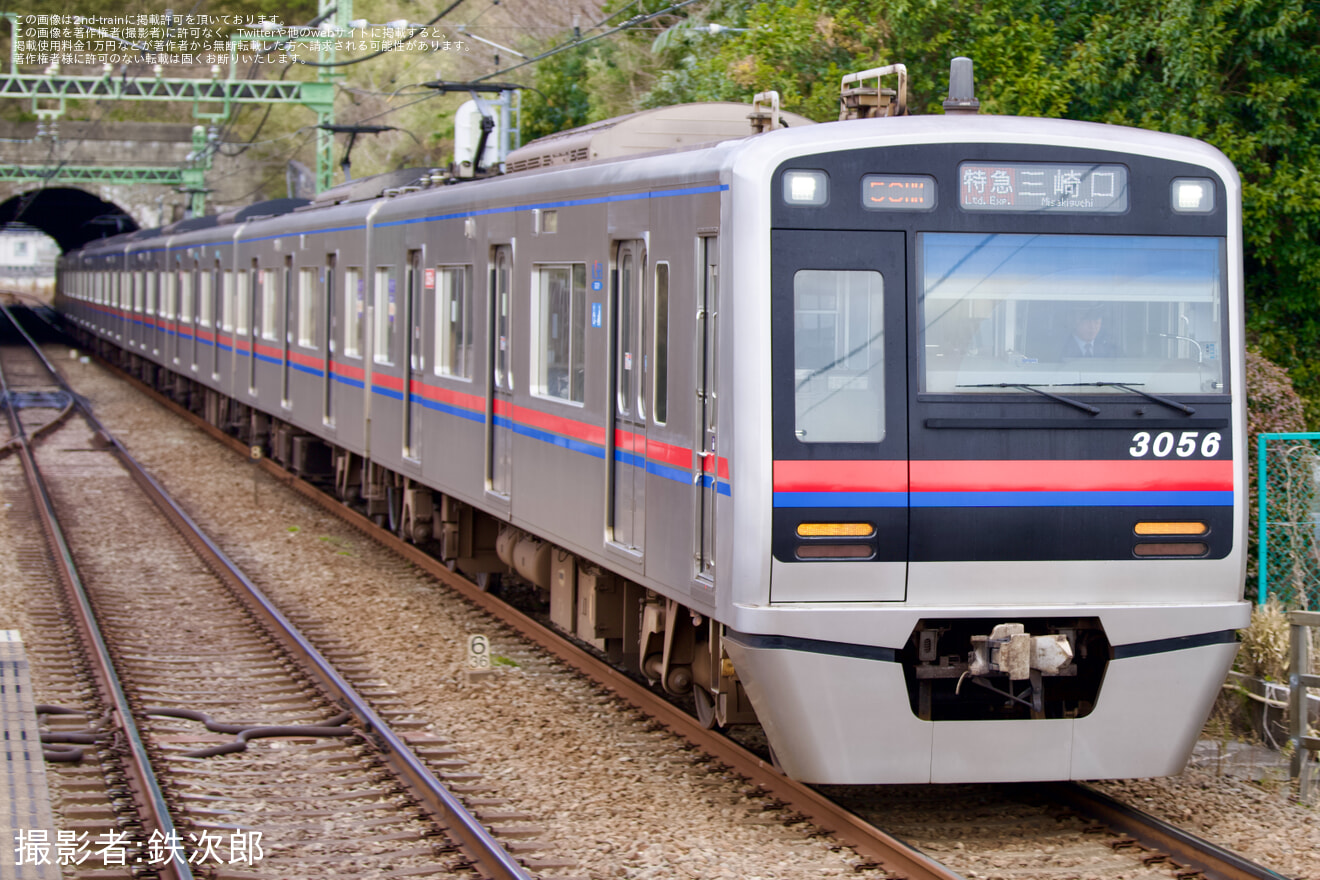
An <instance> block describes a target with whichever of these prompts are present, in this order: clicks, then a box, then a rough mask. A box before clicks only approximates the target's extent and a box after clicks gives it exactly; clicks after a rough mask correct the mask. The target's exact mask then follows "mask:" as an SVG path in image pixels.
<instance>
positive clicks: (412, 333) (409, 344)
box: [403, 250, 434, 460]
mask: <svg viewBox="0 0 1320 880" xmlns="http://www.w3.org/2000/svg"><path fill="white" fill-rule="evenodd" d="M404 271H405V274H406V278H405V279H404V280H405V282H406V283H405V287H406V290H407V294H406V301H405V302H404V308H405V309H406V310H407V312H408V314H407V315H406V316H405V318H404V326H405V327H406V328H407V331H406V337H407V338H406V339H405V340H404V343H403V346H404V351H403V362H404V363H405V364H406V365H407V366H406V367H405V369H404V375H405V377H406V378H405V380H404V383H403V456H404V458H410V459H414V460H415V459H420V458H421V457H422V450H421V447H420V444H419V440H418V436H417V430H418V426H417V423H418V422H419V421H420V420H421V417H422V406H423V405H422V397H421V390H422V380H423V379H424V378H425V376H424V373H423V359H424V352H423V350H422V319H423V317H424V309H423V289H424V288H423V284H422V252H421V251H420V250H410V251H408V263H407V266H406V267H405V269H404ZM432 278H433V279H434V276H432ZM432 286H434V281H433V282H432Z"/></svg>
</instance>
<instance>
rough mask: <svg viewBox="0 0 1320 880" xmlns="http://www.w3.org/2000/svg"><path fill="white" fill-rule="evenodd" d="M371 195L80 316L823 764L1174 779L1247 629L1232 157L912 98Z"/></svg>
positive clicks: (905, 774)
mask: <svg viewBox="0 0 1320 880" xmlns="http://www.w3.org/2000/svg"><path fill="white" fill-rule="evenodd" d="M745 112H746V111H745V108H742V109H741V110H740V111H739V114H740V115H744V116H745ZM546 162H547V163H551V159H546ZM530 164H536V163H534V162H533V163H530ZM369 186H370V184H369V183H366V184H362V185H360V186H359V192H358V195H360V194H361V189H362V187H369ZM351 190H352V187H346V188H344V189H343V191H342V192H341V193H340V195H341V196H342V200H340V201H338V203H335V199H327V200H323V202H322V203H319V204H317V205H311V206H307V207H305V208H299V209H298V210H293V211H288V212H285V213H281V214H277V215H275V216H256V215H252V216H247V217H246V218H245V217H243V216H242V215H240V216H238V217H234V218H222V220H221V222H212V221H184V222H183V223H181V224H178V225H176V226H175V227H172V228H166V229H163V230H153V231H149V232H140V233H134V234H129V235H123V236H119V237H117V238H112V239H107V240H104V241H102V242H99V243H96V244H93V245H88V246H87V247H85V248H84V249H82V250H81V251H78V252H73V253H69V254H67V255H65V257H64V258H63V261H62V264H61V276H60V295H59V308H60V310H61V311H62V312H63V314H64V315H65V317H66V320H67V322H68V324H69V325H70V326H71V327H72V328H73V329H74V330H75V332H77V333H78V334H79V335H80V336H81V337H82V338H83V339H84V341H85V343H86V344H87V345H89V346H94V347H96V348H97V349H98V350H100V351H101V352H103V353H104V354H106V355H108V356H111V357H115V358H118V359H120V360H121V361H122V363H124V364H125V365H126V366H127V367H129V368H130V369H132V370H134V371H135V372H137V373H138V374H139V375H141V376H143V377H144V378H146V379H148V380H149V381H152V382H154V383H155V384H156V385H157V387H160V388H162V389H163V390H165V391H166V392H168V393H170V394H172V395H174V396H175V397H176V398H177V399H179V400H180V401H181V402H183V403H185V404H186V405H188V406H191V407H192V408H194V409H195V410H196V411H198V412H200V413H203V414H205V416H206V417H207V418H208V419H211V420H212V421H213V422H215V423H217V424H220V425H222V426H224V427H226V428H227V429H229V430H230V431H232V432H234V433H237V434H239V435H241V436H243V437H245V438H246V439H248V440H249V442H251V443H252V444H253V445H261V446H263V447H264V448H265V450H266V452H267V454H269V455H272V456H274V457H276V458H278V459H281V460H284V461H286V462H287V463H289V464H290V465H291V466H292V467H294V468H295V470H298V471H300V472H303V473H305V474H307V475H308V476H310V477H312V478H316V479H323V480H325V481H326V482H327V483H329V482H330V481H332V480H333V483H334V486H335V488H336V489H337V490H338V491H339V492H340V494H341V496H343V497H344V498H345V499H346V501H348V502H350V503H353V504H356V505H358V506H360V507H362V508H364V509H366V510H367V511H368V512H370V513H372V514H373V515H376V516H377V517H378V518H379V519H380V520H381V521H383V522H387V523H389V524H391V525H393V526H394V527H395V528H396V529H397V530H398V531H399V532H400V533H401V534H404V535H406V536H407V537H408V538H409V539H410V540H415V541H417V542H419V543H424V544H427V545H428V546H430V547H431V548H432V549H433V550H434V551H435V552H437V553H438V554H440V555H441V556H442V557H444V558H446V559H451V560H454V561H455V564H457V565H458V566H459V567H460V568H463V569H466V570H468V571H470V572H472V573H474V574H475V575H477V576H478V577H484V578H489V577H491V575H492V574H501V575H503V576H506V577H507V576H509V575H511V574H512V573H515V572H516V573H517V575H518V576H519V577H520V578H522V579H523V580H526V581H528V582H530V583H532V584H535V585H537V586H538V587H539V588H540V589H541V590H542V592H543V593H544V595H545V597H546V598H547V601H548V607H549V613H550V616H551V618H552V619H553V620H554V621H555V622H556V623H557V624H558V625H559V626H561V627H562V628H564V629H565V630H567V631H568V632H570V633H572V634H574V635H576V636H577V637H579V638H580V639H582V640H584V641H587V642H589V643H591V644H594V645H596V646H597V647H598V648H600V649H602V650H604V651H606V652H607V653H609V654H611V655H613V656H615V657H616V658H619V659H622V660H624V661H627V662H630V663H632V664H633V665H634V666H635V667H636V668H638V669H641V670H642V671H643V672H644V673H645V674H646V675H647V676H649V677H650V678H651V679H652V680H653V681H654V682H656V683H657V684H658V685H659V686H661V687H665V688H666V689H668V690H671V691H673V692H675V693H679V694H682V693H690V694H692V695H693V698H694V699H695V701H696V704H697V709H698V712H699V714H700V715H701V716H702V717H703V719H705V720H707V721H708V722H709V723H712V724H717V723H738V722H743V721H751V720H753V717H754V718H755V719H756V720H758V721H759V722H760V723H761V724H762V725H763V726H764V728H765V730H766V732H767V734H768V737H769V741H770V743H771V745H772V747H773V750H774V753H775V757H776V759H777V760H778V761H779V762H780V764H781V766H782V767H783V768H784V770H785V771H786V772H787V773H788V774H790V775H792V776H794V777H797V778H800V779H804V780H808V781H812V782H821V783H899V782H902V783H912V782H967V781H978V782H994V781H1009V780H1048V779H1087V778H1098V777H1123V776H1155V775H1165V774H1172V773H1176V772H1178V771H1180V769H1181V768H1182V766H1183V764H1184V762H1185V760H1186V758H1187V756H1188V754H1189V752H1190V750H1191V748H1192V746H1193V744H1194V742H1195V740H1196V737H1197V735H1198V733H1199V731H1200V729H1201V726H1202V724H1203V722H1204V720H1205V718H1206V717H1207V715H1208V713H1209V711H1210V709H1211V706H1212V703H1213V701H1214V699H1215V697H1216V694H1217V693H1218V691H1219V688H1220V685H1221V683H1222V681H1223V679H1224V677H1225V674H1226V672H1227V670H1228V668H1229V666H1230V664H1231V662H1232V660H1233V657H1234V653H1235V651H1236V642H1235V630H1236V629H1238V628H1240V627H1242V626H1244V625H1245V624H1246V623H1247V621H1248V617H1249V606H1248V605H1247V603H1245V602H1244V601H1242V592H1243V583H1244V556H1245V548H1246V543H1245V539H1244V535H1245V501H1246V498H1247V486H1246V483H1245V473H1246V470H1245V466H1244V454H1243V445H1244V437H1245V422H1244V406H1243V389H1244V379H1243V356H1242V351H1243V330H1242V327H1243V314H1242V268H1241V267H1242V238H1241V233H1240V208H1239V202H1240V198H1239V193H1240V184H1239V180H1238V177H1237V175H1236V173H1235V171H1234V169H1233V168H1232V166H1231V165H1230V163H1229V162H1228V161H1227V160H1226V159H1225V158H1224V157H1223V156H1222V155H1221V154H1220V153H1219V152H1217V151H1216V150H1214V149H1212V148H1210V147H1208V146H1206V145H1204V144H1201V143H1199V142H1195V141H1192V140H1188V139H1184V138H1178V137H1173V136H1167V135H1161V134H1155V133H1150V132H1145V131H1138V130H1132V129H1123V128H1118V127H1112V126H1100V125H1093V124H1086V123H1077V122H1068V121H1056V120H1037V119H1018V118H1002V117H990V116H957V117H955V116H948V117H899V118H886V119H870V120H854V121H848V122H839V123H826V124H819V125H809V126H808V125H804V126H795V127H792V128H787V129H781V130H776V131H773V132H770V133H766V134H759V135H756V136H751V137H741V138H734V139H725V140H719V141H718V142H716V143H712V144H705V145H697V146H690V147H685V148H682V149H679V150H676V151H669V152H663V151H662V152H651V153H646V154H641V155H622V156H618V157H615V158H607V159H592V158H591V157H588V160H587V161H582V162H572V163H568V164H549V167H543V168H541V169H538V170H529V171H520V172H518V173H511V174H506V175H503V176H500V177H493V178H489V179H483V180H476V181H471V182H464V183H461V184H458V185H453V186H423V187H420V188H418V187H404V188H402V189H401V190H398V191H391V192H388V193H385V194H381V195H379V197H374V198H366V199H362V200H354V199H355V198H357V197H358V196H355V195H354V193H353V192H352V191H351ZM373 195H374V194H373ZM254 210H255V211H256V212H258V213H260V212H261V210H262V209H261V208H260V207H258V208H255V209H254ZM1088 324H1089V325H1094V326H1097V327H1099V328H1100V330H1101V332H1100V333H1099V334H1095V333H1091V331H1090V330H1089V329H1086V328H1085V326H1084V325H1088ZM1078 328H1082V329H1078ZM1088 334H1089V335H1090V336H1091V339H1090V340H1081V337H1084V336H1086V335H1088ZM1079 340H1081V341H1079ZM1086 341H1090V342H1091V343H1092V344H1093V345H1095V346H1098V347H1100V349H1101V350H1100V351H1098V352H1095V353H1092V354H1087V353H1085V352H1084V351H1082V350H1080V349H1079V350H1075V351H1069V350H1068V346H1070V345H1073V344H1078V345H1082V344H1084V342H1086Z"/></svg>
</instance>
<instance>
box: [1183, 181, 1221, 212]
mask: <svg viewBox="0 0 1320 880" xmlns="http://www.w3.org/2000/svg"><path fill="white" fill-rule="evenodd" d="M1214 209H1215V187H1214V184H1213V183H1212V182H1211V181H1209V180H1205V179H1203V178H1199V177H1180V178H1178V179H1177V180H1175V181H1174V182H1173V210H1175V211H1177V212H1178V213H1179V214H1209V213H1210V212H1211V211H1213V210H1214Z"/></svg>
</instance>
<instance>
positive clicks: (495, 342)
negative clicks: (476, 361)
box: [486, 244, 513, 498]
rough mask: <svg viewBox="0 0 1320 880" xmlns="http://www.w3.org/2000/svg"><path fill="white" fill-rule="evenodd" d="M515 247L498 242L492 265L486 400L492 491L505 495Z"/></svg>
mask: <svg viewBox="0 0 1320 880" xmlns="http://www.w3.org/2000/svg"><path fill="white" fill-rule="evenodd" d="M512 285H513V247H512V246H511V245H507V244H502V245H497V246H496V247H495V248H494V249H493V253H492V255H491V265H490V285H489V286H488V287H487V290H488V292H489V295H490V302H489V308H490V319H489V324H488V326H489V327H490V338H489V340H488V341H489V345H488V346H487V351H489V352H490V372H489V374H488V375H489V376H490V385H489V387H490V393H489V395H488V397H487V400H486V425H487V430H488V431H489V432H490V442H489V445H488V455H487V462H486V485H487V488H488V490H489V491H491V492H493V493H495V494H496V495H501V496H503V497H505V498H508V497H509V491H510V488H511V479H510V477H511V473H510V471H511V468H512V464H513V460H512V459H513V421H512V415H513V364H512V358H511V357H510V355H511V354H512V348H513V303H512V302H511V300H512V297H513V290H512Z"/></svg>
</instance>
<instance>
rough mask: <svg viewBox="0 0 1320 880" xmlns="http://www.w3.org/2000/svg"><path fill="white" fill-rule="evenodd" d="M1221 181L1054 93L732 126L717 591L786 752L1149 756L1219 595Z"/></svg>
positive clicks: (1237, 467) (940, 775)
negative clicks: (1007, 109)
mask: <svg viewBox="0 0 1320 880" xmlns="http://www.w3.org/2000/svg"><path fill="white" fill-rule="evenodd" d="M1239 187H1240V184H1239V181H1238V177H1237V175H1236V173H1235V171H1234V169H1233V168H1232V166H1231V164H1230V163H1229V162H1228V161H1227V159H1225V158H1224V156H1223V155H1222V154H1220V153H1219V152H1218V151H1216V150H1214V149H1212V148H1210V147H1208V146H1206V145H1204V144H1202V143H1199V142H1196V141H1192V140H1189V139H1185V138H1179V137H1173V136H1168V135H1161V134H1155V133H1151V132H1145V131H1138V130H1133V129H1124V128H1118V127H1113V126H1101V125H1093V124H1087V123H1077V122H1066V121H1055V120H1031V119H1015V118H1003V117H988V116H971V117H967V116H958V117H954V116H947V117H924V118H919V117H902V118H893V119H879V120H861V121H851V122H841V123H837V124H829V125H821V126H813V127H811V128H809V129H804V130H797V131H787V132H778V133H776V134H775V135H773V136H768V137H765V138H759V139H756V140H755V141H753V142H751V143H749V144H748V145H747V146H746V147H745V148H744V149H743V150H742V151H741V152H740V153H739V154H738V157H737V159H736V160H735V161H734V162H733V163H732V166H731V170H730V196H731V199H732V214H733V222H734V223H735V224H738V225H736V226H735V227H733V228H734V230H735V231H734V235H733V237H732V238H733V241H732V244H733V248H732V255H731V262H732V266H731V272H730V273H729V274H730V276H731V280H729V281H726V283H731V284H732V285H733V288H734V290H733V295H732V296H731V297H729V298H727V299H726V300H725V301H724V310H725V312H726V316H725V317H726V318H731V319H732V323H733V324H734V326H736V328H737V330H736V335H735V336H734V337H733V339H732V340H730V341H731V343H732V345H733V346H734V355H733V358H732V371H733V383H734V398H735V407H736V412H735V413H734V416H733V420H734V425H735V427H736V434H735V435H734V436H733V437H732V445H733V451H732V455H733V458H734V459H736V460H737V461H738V462H740V464H741V466H742V468H743V469H742V471H741V473H740V474H739V479H738V481H737V491H736V494H737V495H738V496H739V497H738V498H736V499H735V504H734V508H733V517H734V522H733V529H732V531H733V533H734V534H736V535H738V539H737V540H736V541H734V542H732V544H731V546H730V548H729V549H730V552H731V554H732V559H731V560H729V564H730V566H731V569H730V575H731V577H730V579H729V581H726V583H731V584H732V589H731V590H730V591H729V592H727V593H725V594H724V595H723V597H722V598H723V601H724V607H723V608H722V618H723V620H724V621H725V622H726V629H727V635H726V641H725V644H726V645H727V649H728V651H729V653H730V656H731V657H732V659H733V661H734V664H735V666H736V668H737V670H738V674H739V676H740V677H741V678H742V680H743V682H744V684H745V686H746V688H747V691H748V694H749V696H750V697H751V700H752V702H753V704H754V705H755V707H756V710H757V714H758V716H759V718H760V720H761V721H762V723H763V724H764V726H765V728H766V730H767V732H768V735H769V738H770V742H771V744H772V745H773V747H774V750H775V753H776V756H777V758H778V760H779V761H780V762H781V764H782V766H783V767H784V769H785V770H786V771H787V772H788V773H789V774H790V775H792V776H794V777H797V778H800V779H803V780H807V781H812V782H840V783H884V782H927V781H930V782H973V781H981V782H993V781H1008V780H1045V779H1086V778H1097V777H1119V776H1156V775H1165V774H1171V773H1176V772H1178V771H1180V770H1181V768H1182V767H1183V765H1184V763H1185V761H1186V758H1187V756H1188V754H1189V753H1190V750H1191V748H1192V746H1193V745H1194V743H1195V740H1196V736H1197V734H1198V732H1199V731H1200V729H1201V726H1202V724H1203V723H1204V721H1205V719H1206V717H1207V715H1208V713H1209V711H1210V709H1211V706H1212V703H1213V701H1214V698H1215V695H1216V693H1217V692H1218V690H1219V688H1220V685H1221V683H1222V681H1223V679H1224V677H1225V674H1226V672H1227V670H1228V668H1229V665H1230V664H1231V662H1232V659H1233V656H1234V653H1235V651H1236V638H1235V630H1236V629H1237V628H1239V627H1242V626H1244V625H1246V623H1247V621H1248V618H1249V606H1248V604H1247V603H1245V602H1244V601H1242V591H1243V582H1244V554H1245V541H1244V538H1243V536H1244V534H1245V525H1244V522H1245V514H1244V503H1245V500H1246V490H1245V476H1244V475H1245V469H1244V466H1243V461H1244V458H1243V448H1244V443H1243V438H1244V436H1245V420H1244V404H1243V389H1244V384H1243V356H1242V351H1243V336H1242V278H1241V265H1242V256H1241V234H1240V221H1241V218H1240V207H1239V203H1240V193H1239ZM749 218H757V219H755V220H752V221H751V222H748V221H749ZM728 312H733V314H732V315H728V314H727V313H728ZM767 378H768V381H767ZM726 425H727V422H726ZM726 442H728V434H727V433H726ZM749 462H752V463H756V464H755V465H753V467H752V468H751V469H750V470H751V472H750V473H749V469H748V467H747V463H749ZM753 536H760V540H759V541H758V540H755V539H750V540H749V538H753Z"/></svg>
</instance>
